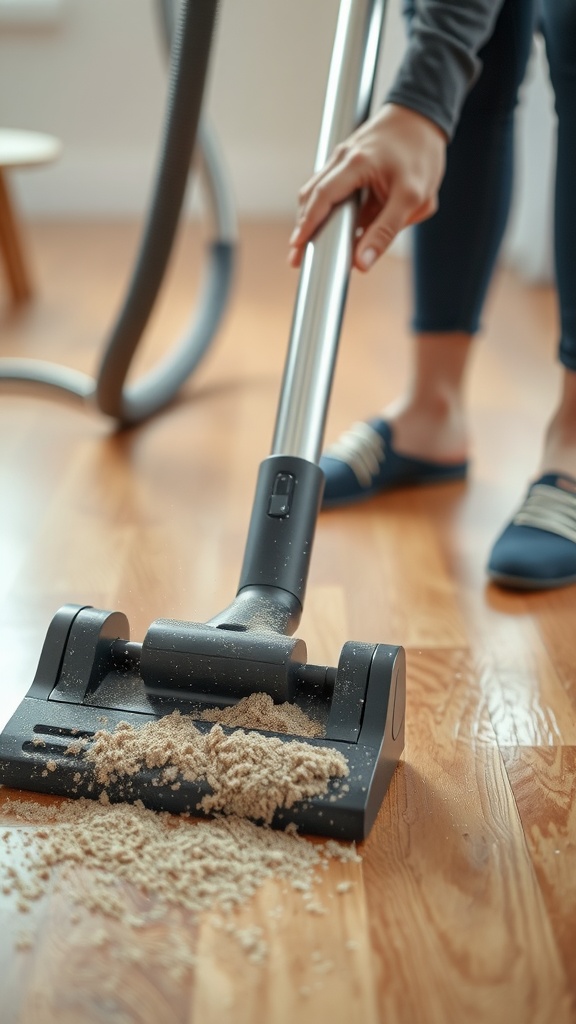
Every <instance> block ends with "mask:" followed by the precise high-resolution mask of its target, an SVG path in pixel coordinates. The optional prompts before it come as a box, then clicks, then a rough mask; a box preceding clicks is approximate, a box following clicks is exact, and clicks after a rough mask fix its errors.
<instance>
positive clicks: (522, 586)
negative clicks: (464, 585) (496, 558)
mask: <svg viewBox="0 0 576 1024" xmlns="http://www.w3.org/2000/svg"><path fill="white" fill-rule="evenodd" d="M488 578H489V579H490V581H491V582H492V583H497V584H499V585H500V586H503V587H510V588H511V589H513V590H557V589H558V588H559V587H569V586H570V585H571V584H572V583H576V573H575V574H574V575H572V576H560V577H558V576H553V577H552V578H551V579H547V580H543V579H531V578H530V577H527V576H507V575H506V573H501V572H489V573H488Z"/></svg>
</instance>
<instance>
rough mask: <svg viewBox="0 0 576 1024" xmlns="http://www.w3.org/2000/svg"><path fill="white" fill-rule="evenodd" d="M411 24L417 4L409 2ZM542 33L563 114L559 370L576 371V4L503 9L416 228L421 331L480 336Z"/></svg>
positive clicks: (508, 3)
mask: <svg viewBox="0 0 576 1024" xmlns="http://www.w3.org/2000/svg"><path fill="white" fill-rule="evenodd" d="M404 7H405V10H406V13H407V14H408V17H410V14H411V13H413V9H414V0H405V4H404ZM536 25H538V27H540V29H541V30H542V32H543V35H544V39H545V42H546V52H547V56H548V63H549V67H550V78H551V81H552V85H553V88H554V93H555V103H556V112H557V115H558V142H557V159H556V186H555V215H554V256H555V265H556V282H557V288H558V300H559V307H560V325H561V338H560V347H559V358H560V361H561V362H562V363H563V364H564V366H566V367H567V368H568V369H570V370H574V371H576V0H504V3H503V5H502V9H501V12H500V15H499V18H498V21H497V23H496V26H495V29H494V32H493V34H492V37H491V38H490V40H489V41H488V43H487V44H486V45H485V46H484V48H483V49H482V51H481V52H480V54H479V56H480V57H481V59H482V63H483V69H482V73H481V75H480V77H479V79H478V80H477V82H476V83H475V85H474V86H473V88H472V89H471V90H470V93H469V94H468V97H467V99H466V102H465V104H464V107H463V109H462V116H461V119H460V122H459V124H458V128H457V130H456V132H455V135H454V138H453V140H452V142H451V143H450V145H449V146H448V155H447V164H446V175H445V178H444V181H443V183H442V187H441V189H440V197H439V199H440V202H439V208H438V212H437V213H436V214H435V215H434V216H433V217H432V218H431V219H430V220H428V221H425V222H424V223H422V224H419V225H418V226H417V227H416V228H415V229H414V260H413V268H414V269H413V273H414V319H413V327H414V329H415V330H416V331H419V332H420V331H424V332H435V331H438V332H443V331H465V332H467V333H468V332H469V333H475V332H476V331H477V330H478V328H479V323H480V316H481V312H482V307H483V304H484V300H485V297H486V292H487V290H488V286H489V284H490V279H491V276H492V272H493V269H494V264H495V261H496V257H497V255H498V250H499V247H500V243H501V241H502V236H503V234H504V229H505V226H506V221H507V218H508V211H509V208H510V198H511V193H512V178H513V145H514V139H513V133H514V111H515V107H516V105H517V100H518V90H519V87H520V85H521V83H522V79H523V78H524V75H525V71H526V65H527V62H528V58H529V56H530V49H531V43H532V36H533V31H534V28H535V26H536Z"/></svg>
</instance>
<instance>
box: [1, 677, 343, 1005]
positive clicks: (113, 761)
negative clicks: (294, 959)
mask: <svg viewBox="0 0 576 1024" xmlns="http://www.w3.org/2000/svg"><path fill="white" fill-rule="evenodd" d="M254 696H255V698H256V699H250V698H248V699H247V701H246V703H245V705H244V708H242V707H241V706H240V705H241V704H242V703H244V702H239V704H238V705H236V706H235V707H234V708H232V709H226V710H225V711H224V712H216V715H215V717H216V718H219V719H220V722H222V723H223V724H224V725H232V724H233V725H235V726H239V727H240V728H237V729H236V731H235V732H233V733H231V734H229V735H228V734H226V733H225V732H224V731H223V728H222V725H220V724H215V725H214V726H213V728H212V729H211V730H209V731H208V732H207V733H200V732H199V731H198V730H196V729H195V728H194V726H193V724H192V722H190V721H187V720H186V717H185V716H182V715H179V714H178V713H175V714H174V715H170V716H166V717H165V718H163V719H160V720H158V721H157V722H152V723H149V724H148V725H146V726H145V727H144V728H143V729H141V730H137V729H134V728H132V727H130V726H127V725H126V723H124V724H123V725H120V726H118V727H117V728H116V730H114V731H113V732H107V731H106V730H100V731H99V732H98V733H97V734H96V737H95V740H94V743H93V744H92V745H91V746H89V747H88V748H85V749H84V748H83V750H82V752H83V754H84V756H85V757H86V761H87V768H88V767H89V769H90V770H91V771H92V772H93V773H94V776H95V778H97V780H98V782H99V783H100V785H104V786H105V784H106V782H107V781H110V778H111V777H113V778H114V779H117V778H118V776H121V775H122V774H124V775H126V776H127V777H129V776H130V774H131V773H133V772H135V771H137V770H138V769H139V768H140V767H142V765H143V764H144V763H145V764H147V765H148V767H151V766H154V767H156V768H158V770H159V772H160V773H161V778H162V782H163V783H166V782H168V783H170V784H172V785H177V784H178V783H177V779H178V776H179V775H180V776H181V777H186V772H188V773H189V775H190V774H191V775H192V776H193V777H195V778H196V777H198V775H199V774H200V775H202V774H203V775H204V777H206V778H208V780H209V783H210V786H211V788H212V790H213V794H212V800H211V802H209V803H208V804H207V805H206V807H204V808H203V809H204V810H217V811H220V812H221V811H224V812H225V813H224V814H223V815H222V816H219V817H215V818H213V819H209V820H194V819H191V818H190V817H189V816H188V815H183V816H176V815H171V814H168V813H166V812H156V811H152V810H149V809H147V808H145V807H144V806H143V804H142V803H141V802H139V801H137V802H136V803H134V804H131V803H115V804H110V803H108V802H107V799H106V796H105V792H106V791H105V790H104V791H103V793H104V799H102V795H103V794H102V793H101V800H100V801H96V800H84V799H79V800H73V801H68V800H65V801H62V802H61V803H51V804H49V805H46V804H40V803H37V802H36V801H33V800H29V799H26V800H14V799H6V800H5V801H4V804H3V807H2V810H3V813H4V814H5V815H6V814H7V815H9V816H10V818H11V819H12V820H13V821H14V822H15V823H16V824H15V827H6V828H5V829H4V831H3V833H2V839H3V842H4V843H5V847H6V851H7V854H8V857H7V862H6V864H5V865H4V866H3V868H2V869H0V870H2V876H0V884H1V886H2V891H3V893H4V894H5V895H6V896H9V897H12V898H13V899H14V900H15V902H16V905H17V907H18V909H19V911H20V912H21V913H22V915H26V913H27V911H29V910H30V909H31V907H32V906H33V904H34V903H35V901H38V900H40V899H41V898H42V897H46V896H47V895H48V894H49V893H50V892H52V893H53V892H55V891H56V892H58V891H60V892H65V893H66V895H67V898H69V899H71V900H72V902H73V903H74V904H75V905H76V907H77V911H78V913H86V912H88V913H89V914H91V915H93V917H94V927H93V929H91V931H90V934H91V937H92V939H91V941H92V943H93V945H94V946H95V947H97V946H99V945H108V946H110V944H112V945H114V944H116V945H117V950H116V954H115V955H116V960H117V962H118V964H122V962H124V963H126V962H129V963H135V962H138V961H139V958H143V959H146V960H147V961H150V960H152V961H154V963H155V964H156V965H157V966H159V967H160V968H162V969H163V970H166V971H168V972H169V973H170V974H172V975H173V976H174V980H175V981H177V980H178V979H179V978H181V977H182V976H183V975H185V974H186V972H187V971H189V970H191V969H192V968H193V967H194V966H195V963H196V953H195V948H194V936H193V934H192V933H191V932H190V930H189V929H188V930H187V929H186V927H183V928H182V927H180V928H179V941H178V942H177V943H176V944H174V943H170V944H169V946H170V948H169V949H168V950H167V949H164V951H162V949H156V950H151V949H150V948H149V946H147V944H146V943H145V942H144V941H143V939H144V935H145V932H146V926H148V925H150V924H152V923H153V922H157V923H158V922H159V923H162V922H164V923H168V922H170V921H171V920H172V918H173V915H174V912H178V913H181V914H184V915H185V916H187V918H188V920H189V921H193V920H197V919H198V916H199V915H201V914H203V913H206V912H207V911H211V912H215V911H216V912H217V916H216V917H215V918H214V920H217V921H219V922H220V924H219V927H221V928H222V930H223V931H224V932H225V933H226V934H228V935H230V936H231V937H232V938H233V939H234V940H235V941H236V943H237V944H238V947H239V948H240V949H241V950H242V951H243V952H244V953H245V955H246V957H247V959H248V961H249V962H251V963H252V964H256V965H258V964H263V963H264V962H265V961H266V958H267V953H268V948H267V943H266V940H265V937H264V935H263V933H262V929H260V928H258V927H253V928H246V927H239V926H238V924H237V922H236V920H235V916H236V911H238V909H239V908H241V907H242V906H244V905H246V904H247V903H248V902H249V901H250V899H251V898H252V897H253V896H254V894H255V893H256V892H257V891H258V890H259V889H260V888H261V887H262V886H263V885H264V884H265V883H266V882H267V881H269V880H276V881H277V882H280V883H282V884H283V885H284V886H287V887H289V889H290V890H291V891H292V892H293V893H295V894H298V895H299V897H300V898H301V900H302V906H303V908H304V909H305V910H306V911H308V912H309V913H311V914H323V913H326V909H327V908H326V907H325V906H324V905H322V902H321V900H320V899H319V898H318V894H317V889H318V885H319V882H320V881H321V878H322V875H323V874H325V871H326V869H327V868H328V864H329V862H330V860H332V859H335V858H336V859H339V860H341V861H353V862H355V861H359V859H360V858H359V857H358V855H357V853H356V850H355V848H354V846H353V845H343V844H339V843H336V842H334V841H333V840H329V841H328V842H314V843H312V842H309V841H308V840H306V839H304V838H302V837H300V836H298V834H297V832H296V829H295V828H294V827H290V826H289V827H288V828H287V829H286V831H284V832H281V831H275V830H272V829H270V828H268V827H266V826H262V825H256V824H254V823H253V822H251V821H249V820H247V818H248V817H253V818H256V819H263V820H264V821H270V820H271V817H272V814H273V813H274V810H275V809H276V807H277V806H290V805H291V803H293V802H294V801H295V800H300V799H302V798H304V797H305V796H312V795H315V794H317V793H325V792H326V789H327V785H328V782H329V780H330V779H331V778H332V777H334V776H336V777H338V778H342V777H345V775H346V774H347V765H346V762H345V759H344V758H342V756H341V755H340V754H338V753H337V752H336V751H334V750H331V749H330V748H328V747H317V746H312V745H310V744H306V743H302V742H300V743H299V742H297V741H290V742H282V741H281V740H278V739H276V738H275V737H268V736H265V735H263V734H261V733H258V732H254V731H245V730H250V729H254V728H260V729H269V730H270V731H272V729H273V730H274V731H279V726H280V727H282V726H284V731H292V730H295V731H296V732H297V734H299V735H301V736H304V735H306V729H308V728H309V729H310V731H311V733H312V735H317V725H316V724H315V723H312V722H311V721H310V720H309V719H307V718H306V716H305V715H304V714H303V713H302V712H301V711H299V710H298V709H296V708H293V707H290V706H281V707H280V708H278V707H277V706H275V705H274V704H273V703H272V701H271V700H270V699H269V698H265V699H264V700H263V699H262V697H263V695H254ZM268 701H269V705H268ZM293 712H297V714H296V716H294V715H293ZM209 714H210V713H209ZM267 714H268V717H267ZM282 716H283V718H282ZM281 719H282V720H281ZM208 720H210V721H213V720H214V718H211V719H210V718H209V719H208ZM255 723H256V724H255ZM307 723H308V724H307ZM242 726H244V728H242ZM75 753H76V754H78V753H79V749H77V748H75ZM84 876H86V878H87V880H88V882H87V884H86V883H84V884H78V879H79V878H80V877H84ZM349 888H350V884H349V883H339V885H337V886H336V887H335V889H334V892H335V893H336V894H338V895H340V896H342V895H344V894H345V893H346V892H347V891H348V890H349ZM127 892H133V893H136V894H140V897H142V895H143V896H144V900H143V901H142V898H140V900H139V901H135V900H134V899H127ZM330 895H332V894H330ZM119 926H120V927H119ZM120 936H121V937H122V938H121V940H120V939H119V937H120ZM32 943H33V936H32V933H31V932H30V931H29V930H27V929H26V927H25V922H24V919H23V928H22V930H21V931H20V933H19V935H18V936H17V937H16V944H17V946H18V947H19V948H21V949H25V948H27V947H28V946H30V945H31V944H32ZM319 956H320V959H319V963H320V962H322V963H324V960H325V958H324V960H323V959H322V956H321V955H320V954H319ZM303 994H305V993H303Z"/></svg>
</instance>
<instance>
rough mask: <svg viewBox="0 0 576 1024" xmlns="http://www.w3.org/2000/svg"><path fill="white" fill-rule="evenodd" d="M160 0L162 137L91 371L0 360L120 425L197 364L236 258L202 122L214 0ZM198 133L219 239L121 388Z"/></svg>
mask: <svg viewBox="0 0 576 1024" xmlns="http://www.w3.org/2000/svg"><path fill="white" fill-rule="evenodd" d="M158 6H159V10H160V14H161V27H162V31H163V35H164V39H165V42H166V45H167V48H168V49H169V50H170V54H171V60H170V68H171V70H170V83H169V90H168V105H167V113H166V117H165V128H164V138H163V142H162V147H161V153H160V159H159V165H158V169H157V173H156V180H155V184H154V188H153V194H152V201H151V203H150V208H149V212H148V217H147V221H146V224H145V228H144V231H143V237H142V241H141V244H140V248H139V252H138V255H137V259H136V264H135V267H134V270H133V273H132V277H131V280H130V283H129V286H128V289H127V293H126V297H125V299H124V302H123V304H122V307H121V309H120V312H119V314H118V316H117V318H116V322H115V324H114V326H113V327H112V330H111V331H110V334H109V337H108V341H107V343H106V346H105V352H104V356H103V358H102V360H101V364H100V369H99V372H98V375H97V377H96V379H94V378H93V377H91V376H89V375H88V374H85V373H82V372H80V371H78V370H73V369H71V368H69V367H65V366H58V365H56V364H54V363H49V362H45V361H42V360H35V359H0V383H2V384H4V383H9V384H17V385H20V386H31V387H33V388H36V387H37V386H40V387H41V388H43V389H44V390H48V391H52V392H55V393H56V394H57V395H59V396H60V397H67V398H71V399H73V400H74V401H76V402H77V401H80V402H81V403H82V404H83V405H85V406H86V405H88V406H93V404H94V403H95V404H96V405H97V407H98V408H99V409H100V410H101V411H102V412H104V413H106V414H107V415H108V416H112V417H113V418H115V419H116V420H118V422H119V423H120V424H121V425H130V424H134V423H138V422H140V421H141V420H144V419H146V418H148V417H149V416H152V415H154V413H156V412H158V411H159V410H160V409H161V408H163V407H164V406H165V405H166V404H167V403H168V402H170V401H171V400H172V398H173V397H174V395H175V394H176V392H177V390H178V388H179V387H180V386H181V385H182V384H183V383H184V381H185V380H186V379H187V377H189V376H190V374H191V373H192V372H193V370H194V369H195V368H196V366H197V364H198V363H199V361H200V359H201V358H202V357H203V355H204V354H205V352H206V350H207V349H208V347H209V345H210V343H211V341H212V339H213V337H214V335H215V333H216V330H217V328H218V325H219V323H220V320H221V317H222V314H223V312H224V309H225V307H226V304H227V301H228V297H229V293H230V288H231V283H232V272H233V264H234V251H235V241H236V222H235V216H234V211H233V204H232V201H231V199H230V196H229V189H228V184H227V181H226V177H225V175H224V173H223V170H222V167H221V164H220V161H219V154H218V151H217V146H216V143H215V140H214V138H213V136H211V134H210V133H209V132H208V130H207V128H206V125H203V124H201V123H200V112H201V109H202V100H203V95H204V87H205V82H206V75H207V70H208V63H209V58H210V50H211V44H212V37H213V32H214V26H215V22H216V16H217V8H218V0H182V2H181V4H180V6H179V17H178V19H176V18H175V16H174V11H175V8H174V5H173V2H172V0H158ZM197 137H198V143H199V145H198V147H197V148H198V150H199V155H200V157H201V170H202V171H203V172H204V173H203V184H205V185H207V186H208V189H207V191H208V199H209V201H210V205H211V207H212V213H213V215H214V220H215V221H216V238H215V240H213V241H211V242H210V244H209V253H208V261H207V272H206V274H205V280H204V282H203V287H202V289H201V299H200V302H199V304H198V309H197V311H196V312H195V314H194V316H193V318H192V321H191V324H190V326H189V327H188V329H187V330H186V331H185V333H184V335H183V337H182V339H181V340H180V341H178V342H177V343H176V344H175V345H174V346H173V348H172V349H171V350H170V351H169V352H168V354H167V355H166V356H164V357H163V359H162V360H161V361H160V363H159V364H158V365H157V366H155V367H154V368H153V369H152V370H151V371H150V372H149V373H147V374H146V375H145V376H144V377H142V378H140V379H139V380H138V381H136V382H135V383H134V384H131V385H130V386H126V384H125V381H126V378H127V376H128V373H129V371H130V366H131V363H132V360H133V358H134V355H135V352H136V349H137V347H138V344H139V342H140V339H141V337H142V335H143V333H144V330H145V327H146V324H147V322H148V319H149V317H150V314H151V312H152V309H153V307H154V304H155V301H156V299H157V296H158V293H159V290H160V287H161V285H162V281H163V279H164V275H165V273H166V269H167V266H168V262H169V259H170V254H171V251H172V248H173V245H174V240H175V236H176V231H177V228H178V222H179V219H180V214H181V211H182V206H183V202H184V197H185V194H186V185H187V181H188V175H189V171H190V163H191V160H192V157H193V154H194V150H195V145H196V142H197Z"/></svg>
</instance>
